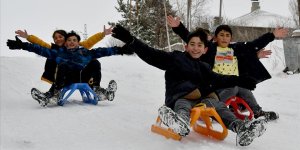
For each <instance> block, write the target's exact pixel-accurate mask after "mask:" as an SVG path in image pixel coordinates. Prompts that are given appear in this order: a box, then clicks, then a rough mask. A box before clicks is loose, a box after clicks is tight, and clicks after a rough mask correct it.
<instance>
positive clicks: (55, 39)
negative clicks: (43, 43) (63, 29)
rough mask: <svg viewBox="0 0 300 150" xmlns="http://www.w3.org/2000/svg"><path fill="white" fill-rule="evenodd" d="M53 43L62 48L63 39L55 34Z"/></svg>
mask: <svg viewBox="0 0 300 150" xmlns="http://www.w3.org/2000/svg"><path fill="white" fill-rule="evenodd" d="M53 41H54V43H55V44H56V45H58V46H63V45H64V44H65V41H66V40H65V37H64V36H62V35H61V34H59V33H55V34H54V37H53Z"/></svg>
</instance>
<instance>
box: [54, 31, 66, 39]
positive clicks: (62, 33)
mask: <svg viewBox="0 0 300 150" xmlns="http://www.w3.org/2000/svg"><path fill="white" fill-rule="evenodd" d="M56 33H58V34H60V35H62V36H63V37H65V39H66V36H67V32H66V31H65V30H55V31H54V32H53V34H52V38H53V39H54V36H55V34H56Z"/></svg>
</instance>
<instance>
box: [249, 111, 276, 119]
mask: <svg viewBox="0 0 300 150" xmlns="http://www.w3.org/2000/svg"><path fill="white" fill-rule="evenodd" d="M259 117H264V118H265V119H266V120H267V121H273V120H277V119H278V118H279V114H278V113H276V112H274V111H263V110H260V111H258V112H256V113H255V114H254V118H259Z"/></svg>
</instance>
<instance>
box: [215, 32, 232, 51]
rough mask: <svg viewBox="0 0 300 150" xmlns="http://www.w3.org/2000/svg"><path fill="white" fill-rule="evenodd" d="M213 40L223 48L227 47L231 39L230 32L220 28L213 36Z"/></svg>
mask: <svg viewBox="0 0 300 150" xmlns="http://www.w3.org/2000/svg"><path fill="white" fill-rule="evenodd" d="M214 40H215V41H216V42H217V44H218V46H220V47H222V48H225V47H228V45H229V44H230V41H231V34H230V33H229V32H227V31H224V30H222V31H221V32H219V33H218V34H217V36H216V37H214Z"/></svg>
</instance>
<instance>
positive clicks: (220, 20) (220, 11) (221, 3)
mask: <svg viewBox="0 0 300 150" xmlns="http://www.w3.org/2000/svg"><path fill="white" fill-rule="evenodd" d="M222 5H223V0H220V10H219V21H218V25H220V24H221V23H222Z"/></svg>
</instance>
